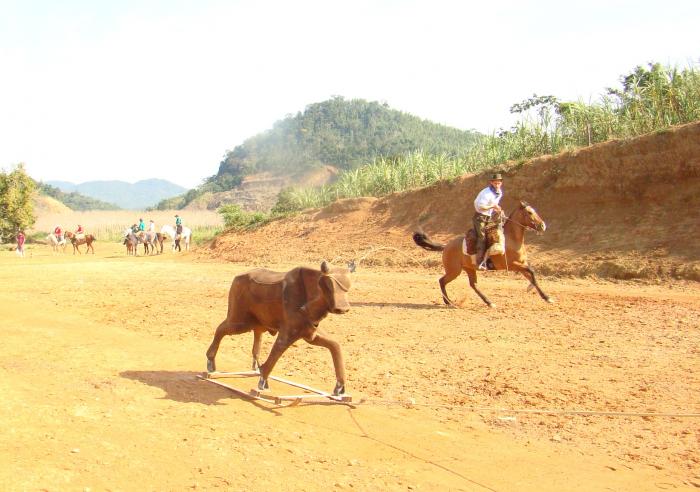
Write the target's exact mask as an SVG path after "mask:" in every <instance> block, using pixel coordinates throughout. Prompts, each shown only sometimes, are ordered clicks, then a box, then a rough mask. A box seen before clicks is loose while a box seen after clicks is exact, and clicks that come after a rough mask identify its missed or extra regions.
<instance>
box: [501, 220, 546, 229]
mask: <svg viewBox="0 0 700 492" xmlns="http://www.w3.org/2000/svg"><path fill="white" fill-rule="evenodd" d="M504 220H507V221H510V222H512V223H513V224H516V225H519V226H520V227H522V228H523V229H530V230H531V231H535V232H539V231H538V230H537V229H535V228H534V227H532V226H529V225H525V224H521V223H520V222H518V221H517V220H513V219H511V218H510V217H504Z"/></svg>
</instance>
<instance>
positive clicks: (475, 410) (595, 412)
mask: <svg viewBox="0 0 700 492" xmlns="http://www.w3.org/2000/svg"><path fill="white" fill-rule="evenodd" d="M362 404H369V405H377V406H380V405H384V406H402V407H407V408H410V407H426V408H449V409H453V410H455V409H457V410H465V411H467V412H471V413H479V412H492V413H521V414H532V415H582V416H604V417H668V418H675V417H679V418H700V413H692V412H690V413H680V412H614V411H610V412H606V411H599V410H558V409H527V408H522V409H519V408H497V407H474V406H462V405H445V404H439V403H435V404H431V403H416V402H415V401H413V400H412V399H411V400H409V401H399V400H376V399H368V398H362V399H361V400H360V401H359V402H357V403H354V402H353V405H362Z"/></svg>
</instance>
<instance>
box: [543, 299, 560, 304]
mask: <svg viewBox="0 0 700 492" xmlns="http://www.w3.org/2000/svg"><path fill="white" fill-rule="evenodd" d="M545 301H547V302H548V303H550V304H554V303H555V302H557V300H556V299H555V298H554V297H548V298H546V299H545Z"/></svg>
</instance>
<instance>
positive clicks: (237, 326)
mask: <svg viewBox="0 0 700 492" xmlns="http://www.w3.org/2000/svg"><path fill="white" fill-rule="evenodd" d="M252 328H253V326H252V324H251V323H246V322H235V321H232V320H229V319H226V320H224V321H222V322H221V324H219V326H218V327H217V328H216V332H215V333H214V339H213V340H212V341H211V345H209V348H208V349H207V371H208V372H215V371H216V354H217V352H218V351H219V345H220V344H221V339H222V338H224V337H225V336H226V335H238V334H240V333H245V332H247V331H250V330H251V329H252Z"/></svg>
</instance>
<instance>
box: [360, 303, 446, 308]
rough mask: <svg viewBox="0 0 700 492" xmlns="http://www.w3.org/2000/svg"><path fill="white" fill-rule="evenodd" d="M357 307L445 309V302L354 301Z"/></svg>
mask: <svg viewBox="0 0 700 492" xmlns="http://www.w3.org/2000/svg"><path fill="white" fill-rule="evenodd" d="M352 306H353V307H355V306H357V307H389V306H391V307H400V308H405V309H445V307H446V306H445V305H444V304H417V303H414V302H352Z"/></svg>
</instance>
